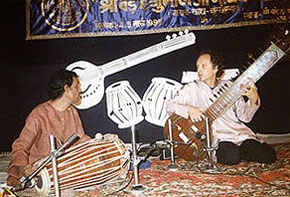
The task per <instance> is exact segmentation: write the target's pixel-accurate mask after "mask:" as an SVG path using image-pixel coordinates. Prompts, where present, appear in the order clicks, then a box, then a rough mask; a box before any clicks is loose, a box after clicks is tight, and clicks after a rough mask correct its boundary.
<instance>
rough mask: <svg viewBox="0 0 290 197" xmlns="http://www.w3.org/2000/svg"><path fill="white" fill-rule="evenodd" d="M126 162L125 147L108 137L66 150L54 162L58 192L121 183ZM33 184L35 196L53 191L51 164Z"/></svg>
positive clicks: (126, 153) (117, 139)
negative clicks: (55, 164) (118, 181)
mask: <svg viewBox="0 0 290 197" xmlns="http://www.w3.org/2000/svg"><path fill="white" fill-rule="evenodd" d="M128 160H129V152H128V151H127V149H126V146H125V145H124V143H123V142H122V141H121V140H120V139H119V138H118V137H117V136H116V135H112V134H106V135H105V136H104V138H103V139H96V138H95V139H92V140H90V141H87V142H84V143H81V144H79V145H76V146H73V147H70V148H68V149H67V150H65V152H64V154H63V155H62V156H60V157H58V158H57V168H58V169H57V171H58V181H59V188H60V190H61V191H63V190H66V189H82V188H86V187H89V186H93V185H100V184H109V183H112V182H115V181H116V179H122V178H124V179H125V177H124V176H125V175H126V174H127V172H128V170H129V162H128ZM36 182H37V184H36V185H35V187H36V190H37V191H38V192H39V194H41V195H43V196H46V195H49V194H50V193H52V192H53V191H54V184H53V169H52V166H51V163H49V164H48V165H47V166H46V167H45V168H44V169H42V170H41V172H40V174H39V177H38V180H37V181H36Z"/></svg>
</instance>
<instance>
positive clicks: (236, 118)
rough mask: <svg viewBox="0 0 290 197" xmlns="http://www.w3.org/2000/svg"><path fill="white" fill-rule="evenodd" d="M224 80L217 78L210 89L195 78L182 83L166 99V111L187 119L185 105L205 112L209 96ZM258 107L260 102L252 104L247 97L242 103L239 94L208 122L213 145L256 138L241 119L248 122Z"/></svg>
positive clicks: (211, 96) (236, 142)
mask: <svg viewBox="0 0 290 197" xmlns="http://www.w3.org/2000/svg"><path fill="white" fill-rule="evenodd" d="M224 83H230V82H229V81H221V82H220V83H219V84H218V85H217V86H216V87H215V88H214V89H211V88H210V87H209V86H208V85H207V84H206V83H204V82H202V81H199V80H196V81H193V82H191V83H189V84H186V85H184V86H183V88H182V89H181V90H180V92H179V93H178V95H176V96H175V97H174V98H173V99H172V100H170V101H168V103H167V106H166V109H167V112H168V113H169V114H172V113H174V114H177V115H179V116H182V117H184V118H188V109H187V106H188V105H192V106H195V107H198V108H200V110H201V111H203V112H204V111H206V110H207V109H208V107H209V106H210V105H211V104H212V103H213V101H211V100H210V98H213V94H214V93H215V92H217V91H218V89H219V88H220V87H221V86H222V84H224ZM259 107H260V101H259V102H258V104H257V105H256V104H253V103H252V102H250V100H248V101H247V102H245V101H244V99H243V98H242V97H241V98H240V99H239V100H238V101H237V102H236V103H235V104H234V105H233V106H232V107H230V108H229V109H228V111H226V112H225V113H224V114H223V115H222V116H221V117H219V118H217V119H216V120H214V121H213V123H212V125H211V127H212V135H213V142H212V145H213V146H217V144H218V142H219V141H220V142H222V141H230V142H233V143H235V144H237V145H240V144H241V143H242V141H244V140H246V139H256V135H255V133H254V132H253V131H252V130H251V129H250V128H249V127H247V126H246V125H245V124H244V123H243V122H245V123H248V122H250V121H251V120H252V118H253V116H254V114H255V113H256V111H257V110H258V108H259Z"/></svg>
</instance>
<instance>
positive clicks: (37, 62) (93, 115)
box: [0, 0, 290, 151]
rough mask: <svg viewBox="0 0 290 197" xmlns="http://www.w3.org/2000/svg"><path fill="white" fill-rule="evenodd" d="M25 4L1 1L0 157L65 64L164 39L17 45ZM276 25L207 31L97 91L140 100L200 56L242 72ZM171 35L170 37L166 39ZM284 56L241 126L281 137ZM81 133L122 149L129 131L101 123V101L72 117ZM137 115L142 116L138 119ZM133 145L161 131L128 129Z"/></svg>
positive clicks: (285, 129) (285, 114) (147, 126)
mask: <svg viewBox="0 0 290 197" xmlns="http://www.w3.org/2000/svg"><path fill="white" fill-rule="evenodd" d="M24 15H25V2H24V1H19V0H3V1H1V6H0V20H1V24H2V27H3V28H1V29H0V73H1V77H0V84H1V94H0V129H1V131H0V150H1V151H4V150H7V151H8V150H11V145H12V142H13V141H14V140H15V139H16V138H17V137H18V136H19V134H20V132H21V129H22V128H23V126H24V124H25V119H26V117H27V115H28V114H29V113H30V111H31V110H32V109H33V108H34V107H35V106H36V105H37V104H39V103H41V102H44V101H46V100H47V94H46V86H47V83H48V80H49V77H50V75H51V74H52V73H53V72H54V71H55V70H57V69H60V68H66V67H67V66H68V65H69V64H70V63H73V62H76V61H80V60H84V61H88V62H91V63H93V64H94V65H96V66H101V65H104V64H105V63H107V62H110V61H113V60H115V59H118V58H121V57H123V56H126V55H128V54H130V53H133V52H136V51H139V50H141V49H144V48H146V47H150V46H152V45H154V44H156V43H159V42H162V41H164V40H166V39H165V37H166V36H167V34H166V33H160V34H150V35H138V36H133V35H132V36H111V37H91V38H69V39H49V40H25V18H24V17H23V16H24ZM277 26H278V25H277V24H271V25H255V26H247V27H233V28H224V29H215V30H203V31H193V32H194V33H195V35H196V44H194V45H191V46H188V47H186V48H183V49H180V50H177V51H174V52H172V53H169V54H166V55H164V56H161V57H158V58H155V59H153V60H150V61H147V62H144V63H142V64H139V65H136V66H135V67H132V68H130V69H126V70H124V71H121V72H118V73H115V74H113V75H110V76H108V77H106V78H105V79H104V87H105V88H107V87H109V86H110V85H111V84H113V83H116V82H118V81H122V80H128V81H129V82H130V84H131V86H132V87H133V88H134V90H135V91H136V92H137V94H138V95H139V96H140V97H142V96H143V95H144V93H145V91H146V89H147V88H148V86H149V84H150V83H151V79H152V78H154V77H166V78H170V79H172V80H175V81H180V80H181V76H182V71H190V70H195V69H196V68H195V58H196V55H197V54H198V53H199V52H200V51H201V50H202V49H206V48H210V49H215V50H217V51H220V52H221V53H222V55H223V56H224V57H225V59H226V63H227V66H226V68H239V69H244V67H246V66H247V61H248V60H247V59H246V58H245V56H246V55H247V54H248V53H253V54H254V57H257V55H259V54H261V50H260V49H262V50H263V49H265V48H266V47H267V46H268V45H269V42H270V40H269V36H270V34H272V33H275V31H274V30H275V29H276V27H277ZM174 33H178V32H174ZM289 65H290V60H289V56H288V58H287V57H284V58H283V59H281V60H280V61H279V62H278V63H277V64H276V65H275V66H274V67H273V68H272V69H271V70H270V71H268V73H266V75H265V76H263V78H262V79H261V80H259V81H258V83H257V87H258V90H259V93H260V96H261V101H262V102H261V108H260V109H259V110H258V112H257V114H256V115H255V118H254V119H253V120H252V122H251V123H250V124H249V126H250V127H251V128H252V129H253V130H254V131H255V132H260V133H276V134H280V133H289V132H290V130H289V117H290V116H289V114H290V113H289V84H290V83H289V74H290V73H289ZM79 113H80V115H81V119H82V122H83V125H84V127H85V131H86V133H87V134H88V135H90V136H92V137H93V136H94V135H95V134H96V133H97V132H101V133H115V134H117V135H118V136H119V137H120V138H121V139H122V140H124V141H125V142H130V139H131V131H130V128H126V129H119V128H118V127H117V124H115V123H114V122H113V121H112V120H111V119H109V117H108V116H107V109H106V98H105V97H104V98H103V99H102V100H101V102H100V103H99V104H97V105H96V106H94V107H92V108H89V109H87V110H79ZM143 115H145V113H144V111H143ZM135 128H136V130H137V136H138V137H137V140H138V142H154V141H156V140H162V139H163V128H162V127H160V126H156V125H153V124H151V123H149V122H148V121H146V120H144V121H142V122H141V123H139V124H137V125H136V127H135Z"/></svg>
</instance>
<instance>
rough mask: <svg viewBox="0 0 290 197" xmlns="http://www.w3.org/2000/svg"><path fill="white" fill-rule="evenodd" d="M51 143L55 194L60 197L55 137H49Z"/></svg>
mask: <svg viewBox="0 0 290 197" xmlns="http://www.w3.org/2000/svg"><path fill="white" fill-rule="evenodd" d="M49 142H50V153H51V156H52V160H51V163H52V171H53V185H54V193H55V196H56V197H60V191H59V185H58V174H57V161H56V154H55V152H56V150H55V141H54V137H53V135H50V136H49Z"/></svg>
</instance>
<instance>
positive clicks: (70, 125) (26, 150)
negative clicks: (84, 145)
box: [7, 70, 91, 186]
mask: <svg viewBox="0 0 290 197" xmlns="http://www.w3.org/2000/svg"><path fill="white" fill-rule="evenodd" d="M48 95H49V99H50V100H48V101H46V102H44V103H42V104H39V105H38V106H36V107H35V108H34V109H33V110H32V111H31V113H30V114H29V116H28V117H27V119H26V123H25V126H24V128H23V130H22V132H21V133H20V136H19V137H18V138H17V139H16V140H15V141H14V143H13V145H12V159H11V162H10V164H9V167H8V178H7V184H8V185H10V186H16V185H17V184H19V183H20V182H19V179H20V178H21V177H22V176H27V175H29V174H30V173H31V172H32V171H33V168H32V165H33V164H34V163H35V162H36V161H38V160H39V159H42V158H44V157H46V156H48V155H49V154H50V144H49V135H53V136H54V137H55V138H56V139H57V141H59V140H60V141H62V142H65V141H66V140H67V139H68V138H69V137H70V136H72V135H73V134H74V133H76V134H77V135H78V136H79V137H80V140H79V141H78V142H77V143H80V142H84V141H86V140H89V139H91V138H90V137H89V136H87V135H86V134H85V133H84V129H83V126H82V123H81V120H80V117H79V114H78V112H77V110H76V109H75V108H74V106H73V105H74V104H77V103H79V102H80V82H79V80H78V76H77V75H76V73H74V72H71V71H67V70H59V71H58V72H56V73H55V74H54V75H53V76H52V78H51V80H50V82H49V84H48Z"/></svg>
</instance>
